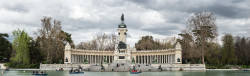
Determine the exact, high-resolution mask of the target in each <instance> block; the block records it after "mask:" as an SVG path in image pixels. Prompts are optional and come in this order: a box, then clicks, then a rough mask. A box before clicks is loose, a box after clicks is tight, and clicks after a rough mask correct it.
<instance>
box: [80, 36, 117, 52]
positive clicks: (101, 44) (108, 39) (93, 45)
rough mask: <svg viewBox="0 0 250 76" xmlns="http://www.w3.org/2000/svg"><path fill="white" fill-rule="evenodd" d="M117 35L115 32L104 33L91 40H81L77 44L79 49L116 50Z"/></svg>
mask: <svg viewBox="0 0 250 76" xmlns="http://www.w3.org/2000/svg"><path fill="white" fill-rule="evenodd" d="M115 44H116V36H115V34H105V33H104V34H102V35H98V36H96V37H94V38H93V40H91V41H87V42H81V43H79V44H78V45H77V49H84V50H106V51H107V50H115Z"/></svg>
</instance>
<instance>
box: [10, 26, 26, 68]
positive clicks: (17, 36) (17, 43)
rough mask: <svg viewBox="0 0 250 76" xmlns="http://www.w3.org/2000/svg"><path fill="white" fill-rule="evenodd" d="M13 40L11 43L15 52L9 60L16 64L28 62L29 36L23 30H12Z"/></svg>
mask: <svg viewBox="0 0 250 76" xmlns="http://www.w3.org/2000/svg"><path fill="white" fill-rule="evenodd" d="M13 36H14V41H13V43H12V47H13V50H14V51H15V54H14V55H13V56H12V57H11V61H12V62H14V63H18V64H24V65H27V64H29V41H30V37H28V34H27V33H26V32H25V31H24V30H22V31H21V30H19V29H18V30H15V31H13Z"/></svg>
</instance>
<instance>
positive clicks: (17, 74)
mask: <svg viewBox="0 0 250 76" xmlns="http://www.w3.org/2000/svg"><path fill="white" fill-rule="evenodd" d="M0 71H2V70H0ZM47 73H48V75H47V76H249V75H250V71H166V72H142V73H141V74H130V73H129V72H85V73H84V74H69V71H62V72H60V71H47ZM31 74H32V71H25V72H23V71H6V72H5V73H4V74H1V75H0V76H32V75H31Z"/></svg>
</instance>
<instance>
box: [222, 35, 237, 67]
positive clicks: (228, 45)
mask: <svg viewBox="0 0 250 76" xmlns="http://www.w3.org/2000/svg"><path fill="white" fill-rule="evenodd" d="M222 42H223V46H222V61H223V62H224V63H225V64H228V65H229V64H233V63H234V62H235V49H234V38H233V35H231V34H225V36H223V37H222Z"/></svg>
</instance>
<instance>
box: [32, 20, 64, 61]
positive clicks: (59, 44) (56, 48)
mask: <svg viewBox="0 0 250 76" xmlns="http://www.w3.org/2000/svg"><path fill="white" fill-rule="evenodd" d="M41 22H42V28H41V29H39V31H38V32H37V33H36V34H37V35H38V37H37V39H39V42H38V43H39V46H40V48H39V49H40V50H41V51H42V53H43V55H44V56H45V57H46V58H45V60H46V61H47V63H59V62H60V61H62V60H64V59H63V57H64V51H63V49H64V42H65V41H66V35H65V33H64V32H62V28H61V21H59V20H53V21H52V18H51V17H44V18H42V19H41Z"/></svg>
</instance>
